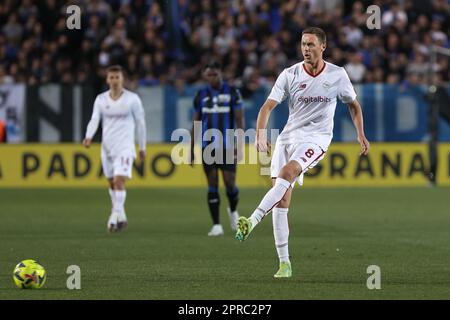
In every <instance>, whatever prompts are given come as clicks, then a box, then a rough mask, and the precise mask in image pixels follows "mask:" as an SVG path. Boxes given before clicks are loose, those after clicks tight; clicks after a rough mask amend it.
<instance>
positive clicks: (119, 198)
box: [114, 190, 127, 221]
mask: <svg viewBox="0 0 450 320" xmlns="http://www.w3.org/2000/svg"><path fill="white" fill-rule="evenodd" d="M126 197H127V192H126V191H125V190H116V191H114V210H115V211H116V212H117V213H118V214H119V215H118V221H126V220H127V216H126V215H125V199H126Z"/></svg>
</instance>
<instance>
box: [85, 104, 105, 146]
mask: <svg viewBox="0 0 450 320" xmlns="http://www.w3.org/2000/svg"><path fill="white" fill-rule="evenodd" d="M100 117H101V114H100V107H99V106H98V98H96V99H95V102H94V110H93V111H92V117H91V120H90V121H89V124H88V126H87V129H86V136H85V138H84V140H83V145H84V146H85V147H86V148H89V147H90V146H91V143H92V138H93V137H94V135H95V133H96V132H97V129H98V125H99V123H100Z"/></svg>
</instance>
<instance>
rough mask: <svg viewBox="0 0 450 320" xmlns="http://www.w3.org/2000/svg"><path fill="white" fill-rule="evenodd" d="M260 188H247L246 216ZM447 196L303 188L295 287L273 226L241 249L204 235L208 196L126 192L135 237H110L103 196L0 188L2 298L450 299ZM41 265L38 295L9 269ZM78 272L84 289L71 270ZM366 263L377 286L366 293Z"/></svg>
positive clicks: (294, 238) (229, 240)
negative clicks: (282, 274) (283, 272)
mask: <svg viewBox="0 0 450 320" xmlns="http://www.w3.org/2000/svg"><path fill="white" fill-rule="evenodd" d="M264 192H265V190H264V189H241V201H240V205H239V209H240V213H241V214H243V215H249V213H250V212H251V211H252V209H253V208H254V207H255V205H257V203H258V202H259V200H260V198H261V197H262V196H263V194H264ZM449 194H450V189H449V188H390V189H389V188H384V189H382V188H342V189H339V188H329V189H315V188H312V189H311V188H310V189H308V188H305V189H303V190H300V188H296V190H295V191H294V197H293V203H292V207H291V211H290V225H291V229H290V230H291V236H290V254H291V261H292V265H293V277H292V278H291V279H274V278H273V277H272V276H273V274H274V273H275V271H276V269H277V257H276V251H275V248H274V242H273V236H272V222H271V217H267V218H266V219H264V220H263V222H262V223H261V224H260V225H259V226H258V227H257V228H256V229H255V230H254V232H253V233H252V234H251V236H250V238H249V239H248V240H247V241H246V242H244V243H239V242H238V241H236V240H234V237H233V236H234V234H233V233H232V232H231V231H230V227H229V223H228V216H227V215H226V211H225V208H226V204H227V199H226V197H225V194H224V192H223V190H222V193H221V202H222V204H221V207H222V210H221V219H222V223H223V225H224V228H225V232H226V234H225V236H223V237H219V238H210V237H208V236H206V234H207V232H208V231H209V228H210V218H209V213H208V211H207V206H206V201H205V199H206V191H205V189H129V190H128V197H127V204H126V208H127V214H128V217H129V222H130V225H129V228H128V229H127V230H126V231H125V232H123V233H119V234H112V235H110V234H108V233H107V232H106V220H107V218H108V215H109V203H110V201H109V196H108V192H107V189H104V190H101V189H61V190H55V189H47V190H9V189H2V190H0V216H1V222H0V299H208V300H209V299H432V298H433V299H450V209H449V204H450V201H449ZM27 258H33V259H37V260H39V261H40V262H41V263H42V264H43V265H44V266H45V268H46V270H47V272H48V278H47V282H46V284H45V286H44V288H43V289H41V290H20V289H18V288H16V287H15V285H14V283H13V280H12V271H13V268H14V266H15V265H16V263H18V262H19V261H20V260H23V259H27ZM73 264H75V265H78V266H80V268H81V287H82V289H81V290H68V289H67V288H66V280H67V277H68V276H69V275H68V274H66V269H67V267H68V266H69V265H73ZM369 265H378V266H379V267H380V268H381V289H380V290H368V289H367V287H366V281H367V278H368V276H369V275H368V274H367V273H366V270H367V267H368V266H369Z"/></svg>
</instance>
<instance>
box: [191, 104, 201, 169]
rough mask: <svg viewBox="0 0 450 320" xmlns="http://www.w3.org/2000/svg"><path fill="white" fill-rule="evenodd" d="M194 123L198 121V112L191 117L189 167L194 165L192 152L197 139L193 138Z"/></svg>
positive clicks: (193, 153)
mask: <svg viewBox="0 0 450 320" xmlns="http://www.w3.org/2000/svg"><path fill="white" fill-rule="evenodd" d="M195 121H200V112H198V111H194V115H193V117H192V129H191V148H190V159H189V165H190V166H193V165H194V163H195V152H194V148H195V140H196V139H197V137H196V136H195V134H196V133H197V132H195V131H194V128H195Z"/></svg>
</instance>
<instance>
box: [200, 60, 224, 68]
mask: <svg viewBox="0 0 450 320" xmlns="http://www.w3.org/2000/svg"><path fill="white" fill-rule="evenodd" d="M206 69H217V70H222V65H221V64H220V62H219V61H216V60H213V61H210V62H208V63H207V64H206V65H205V67H204V68H203V71H205V70H206Z"/></svg>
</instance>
